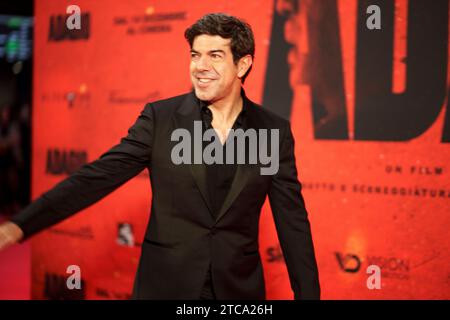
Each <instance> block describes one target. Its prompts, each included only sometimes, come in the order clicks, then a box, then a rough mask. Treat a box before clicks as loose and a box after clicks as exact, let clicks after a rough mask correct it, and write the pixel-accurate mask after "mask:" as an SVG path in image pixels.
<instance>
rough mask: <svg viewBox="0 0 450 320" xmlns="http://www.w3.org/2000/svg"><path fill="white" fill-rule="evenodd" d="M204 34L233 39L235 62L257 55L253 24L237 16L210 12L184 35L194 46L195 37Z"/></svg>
mask: <svg viewBox="0 0 450 320" xmlns="http://www.w3.org/2000/svg"><path fill="white" fill-rule="evenodd" d="M202 34H207V35H210V36H221V37H222V38H224V39H231V42H230V45H231V53H232V54H233V61H234V63H235V64H237V62H238V61H239V59H241V58H242V57H244V56H246V55H248V54H249V55H251V57H252V59H253V58H254V55H255V39H254V37H253V31H252V28H251V26H250V25H249V24H248V23H246V22H245V21H242V20H241V19H238V18H236V17H233V16H230V15H227V14H224V13H210V14H207V15H205V16H203V17H201V18H200V19H199V20H197V22H195V23H194V24H193V25H192V26H190V27H189V28H187V29H186V31H185V32H184V37H185V38H186V40H187V41H188V42H189V45H190V46H191V48H192V44H193V43H194V39H195V37H197V36H200V35H202ZM251 69H252V66H250V68H249V69H248V70H247V72H246V73H245V75H244V76H243V77H242V83H244V81H245V78H247V76H248V74H249V73H250V71H251Z"/></svg>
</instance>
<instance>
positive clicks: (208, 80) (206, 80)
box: [198, 79, 211, 83]
mask: <svg viewBox="0 0 450 320" xmlns="http://www.w3.org/2000/svg"><path fill="white" fill-rule="evenodd" d="M198 81H199V82H201V83H208V82H211V79H198Z"/></svg>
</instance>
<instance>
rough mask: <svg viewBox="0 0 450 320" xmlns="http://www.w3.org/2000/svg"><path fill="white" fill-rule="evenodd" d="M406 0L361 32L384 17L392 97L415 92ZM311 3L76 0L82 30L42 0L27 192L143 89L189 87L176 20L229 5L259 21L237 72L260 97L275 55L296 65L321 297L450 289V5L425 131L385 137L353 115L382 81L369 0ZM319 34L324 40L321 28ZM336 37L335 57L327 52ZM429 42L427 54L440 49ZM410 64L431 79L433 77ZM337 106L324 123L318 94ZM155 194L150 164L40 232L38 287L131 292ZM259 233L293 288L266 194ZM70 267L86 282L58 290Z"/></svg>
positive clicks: (104, 130)
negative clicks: (370, 54) (376, 280)
mask: <svg viewBox="0 0 450 320" xmlns="http://www.w3.org/2000/svg"><path fill="white" fill-rule="evenodd" d="M413 1H414V0H410V1H409V2H408V1H406V0H403V1H378V3H380V6H381V9H382V11H381V15H382V23H383V24H384V23H385V22H386V21H387V22H386V24H384V25H383V24H382V30H378V31H370V32H379V34H383V33H382V32H389V30H383V27H384V26H386V25H387V26H389V25H392V26H393V29H392V31H393V32H392V34H393V38H392V50H391V51H389V53H390V57H391V59H390V60H389V61H390V62H391V63H392V72H391V73H390V76H391V79H392V83H387V85H388V86H389V90H391V93H393V94H396V95H398V96H401V95H405V96H407V95H408V94H411V93H416V94H417V90H413V88H412V85H410V82H408V80H407V79H409V78H408V76H410V75H411V74H413V71H412V69H413V68H412V67H411V68H410V65H408V63H411V65H412V63H413V62H414V61H413V60H414V57H413V56H412V54H411V56H408V53H411V52H412V50H413V49H412V48H411V47H410V46H409V42H408V40H409V39H410V37H412V36H411V34H410V33H411V32H412V31H408V30H410V29H408V25H409V24H408V21H409V20H410V19H413V16H412V15H411V14H409V15H408V10H409V12H410V13H412V12H413V9H414V7H413V6H411V2H413ZM319 2H322V4H321V5H318V6H316V5H315V4H314V2H312V1H302V2H300V1H299V2H298V6H299V7H298V8H292V7H289V6H292V2H291V4H289V2H286V3H284V1H278V2H277V3H274V2H273V1H256V0H248V1H245V2H244V1H195V5H194V2H193V1H192V2H188V1H181V0H173V1H162V0H155V1H150V2H149V1H144V0H130V1H126V2H125V1H119V0H114V1H112V0H108V1H106V0H98V1H87V0H79V1H77V5H79V6H80V8H81V14H82V19H81V23H82V30H81V31H79V32H78V33H74V32H69V31H68V30H67V29H66V27H65V18H66V16H65V15H66V13H65V11H66V7H67V6H68V5H70V4H72V2H71V1H62V0H53V1H36V3H35V17H36V22H35V34H34V41H35V47H34V49H35V50H34V52H35V60H34V66H35V69H34V93H33V95H34V96H33V123H32V125H33V170H32V194H33V198H36V197H37V196H38V195H40V194H41V193H42V192H44V191H46V190H48V189H49V188H51V187H52V186H53V185H55V184H56V183H57V182H58V181H60V180H61V179H64V177H65V176H66V175H67V174H70V172H72V171H73V170H75V169H76V168H77V167H78V166H79V165H81V164H82V163H84V162H86V161H88V162H89V161H93V160H95V159H96V158H97V157H98V156H100V155H101V154H102V153H103V152H104V151H106V150H107V149H109V148H110V147H111V146H113V145H114V144H116V143H118V142H119V140H120V138H121V137H122V136H124V135H126V133H127V129H128V128H129V127H130V126H131V125H132V124H133V122H134V120H135V119H136V118H137V116H138V114H139V112H140V111H141V110H142V108H143V106H144V104H145V103H146V102H148V101H154V100H158V99H162V98H166V97H170V96H173V95H178V94H181V93H185V92H188V91H189V90H190V88H191V85H190V80H189V76H188V63H189V48H188V44H187V43H186V41H185V40H184V38H183V33H184V30H185V28H186V27H187V26H189V25H190V24H191V23H193V22H194V21H195V20H196V19H198V18H199V17H200V16H202V15H203V14H206V13H209V12H227V13H230V14H233V15H236V16H239V17H242V18H244V19H245V20H247V21H248V22H249V23H250V24H251V25H252V27H253V30H254V33H255V37H256V58H255V61H254V68H253V70H252V73H251V75H250V76H249V78H248V80H247V81H246V84H245V88H246V92H247V95H248V96H249V97H250V98H251V99H253V100H254V101H256V102H259V103H262V102H263V100H266V97H267V96H265V95H264V90H265V88H268V87H270V86H272V84H273V86H276V82H277V78H276V77H275V76H274V77H272V75H271V73H270V72H271V71H270V70H271V69H269V67H268V65H269V66H270V63H272V64H273V65H278V64H277V63H278V62H277V61H280V62H279V63H280V64H284V65H285V66H288V68H289V69H288V70H290V73H289V74H288V85H287V86H288V87H289V90H290V92H291V93H292V97H291V98H290V99H288V101H287V104H288V107H289V108H290V119H291V123H292V127H293V131H294V135H295V139H296V157H297V165H298V169H299V178H300V180H301V181H302V182H303V185H304V189H303V194H304V197H305V200H306V203H307V208H308V211H309V213H310V221H311V225H312V232H313V238H314V243H315V247H316V253H317V259H318V264H319V272H320V280H321V286H322V292H323V298H325V299H350V298H351V299H354V298H355V299H391V298H397V299H419V298H446V299H448V298H450V270H449V265H450V257H449V255H448V253H449V252H450V250H449V249H450V248H449V240H448V234H447V232H448V229H449V227H450V216H449V212H450V210H449V209H450V206H449V203H450V202H449V200H448V198H449V197H450V184H449V178H448V169H449V167H448V160H449V155H450V153H449V151H450V148H449V144H448V141H445V139H444V138H443V136H444V130H445V129H444V121H445V117H446V112H448V107H446V103H447V98H446V97H447V88H448V85H447V84H448V79H449V77H448V76H447V74H448V72H447V63H448V60H449V59H448V25H449V24H448V3H447V6H446V7H445V6H444V8H446V11H445V10H444V14H443V15H442V19H443V20H442V21H444V22H445V23H446V24H445V26H446V33H445V32H444V33H445V34H444V36H445V37H444V38H445V46H444V47H445V49H444V50H443V52H441V51H442V50H439V52H437V53H435V54H436V57H437V58H436V62H435V63H436V64H437V63H438V58H439V57H442V55H443V56H444V58H445V64H444V65H443V67H442V68H440V69H442V70H444V71H443V72H445V74H444V75H445V77H444V83H443V86H444V91H445V92H444V95H443V96H442V97H440V96H439V95H437V98H436V99H435V100H433V99H431V98H430V99H427V100H426V103H425V104H423V103H422V105H421V106H420V108H421V110H425V111H423V114H426V113H427V111H426V110H428V109H430V108H432V107H434V109H436V110H439V112H438V114H436V116H435V117H434V118H433V119H432V121H429V125H427V126H426V127H424V128H422V129H421V132H420V134H419V135H417V134H416V135H415V136H414V137H407V138H403V139H395V138H392V139H389V137H391V136H395V132H394V134H392V135H390V136H389V135H388V130H387V129H386V130H384V131H383V130H382V132H381V134H379V135H378V136H377V137H367V135H366V136H364V134H363V132H364V130H365V128H367V127H366V126H365V127H364V128H362V129H361V128H359V127H358V126H360V123H364V121H367V119H366V118H364V115H365V114H367V112H366V113H365V111H364V110H366V109H364V108H361V105H363V104H364V97H367V96H369V95H375V96H374V97H375V98H377V96H376V95H377V91H376V90H375V91H374V90H372V91H371V88H373V87H374V86H371V84H372V83H371V81H372V75H373V79H374V80H373V81H378V80H379V78H378V75H377V72H378V71H377V70H383V68H382V67H379V68H378V67H377V63H382V61H381V62H380V60H377V59H376V58H377V56H376V55H375V59H374V60H373V61H372V62H371V63H370V64H367V60H364V57H366V56H367V55H365V54H364V48H362V49H361V48H360V47H359V46H358V44H361V43H364V40H363V39H366V41H367V38H364V37H365V34H364V32H369V31H367V30H364V28H365V21H366V19H367V17H368V15H366V13H365V10H364V11H363V9H365V7H364V6H365V5H366V2H364V1H357V0H342V1H325V0H324V1H322V0H321V1H319ZM316 3H317V2H316ZM442 3H443V2H442V1H441V4H442ZM390 4H391V5H392V6H394V5H395V7H394V11H393V12H394V15H393V20H392V21H394V22H393V23H389V15H387V17H386V15H384V12H383V10H385V9H384V8H385V7H384V6H387V7H388V8H389V5H390ZM444 4H445V2H444ZM322 5H323V7H322ZM430 5H431V4H430ZM284 10H287V11H289V10H290V11H291V13H290V15H289V19H287V20H283V23H282V24H281V26H282V29H281V31H282V33H281V34H282V37H281V38H280V39H278V40H275V36H276V28H275V27H276V26H277V24H276V23H275V20H276V18H277V17H278V18H280V17H281V18H282V17H284V16H283V12H284ZM333 10H334V11H333ZM386 10H387V9H386ZM388 11H389V10H388ZM440 11H442V10H440ZM414 12H415V11H414ZM445 18H446V19H447V20H445ZM384 19H386V20H384ZM333 21H334V22H335V25H334V27H333ZM424 21H425V22H424V23H426V20H424ZM330 26H331V27H330ZM387 28H389V27H387ZM436 28H438V27H436ZM327 30H330V32H331V31H333V32H336V34H337V36H335V37H334V38H333V33H332V32H331V33H329V34H328V35H327V36H324V34H325V33H326V32H327ZM436 32H437V33H439V32H440V34H441V35H442V33H443V31H442V30H441V29H439V30H436ZM330 34H331V36H330ZM371 36H374V37H377V35H376V34H373V33H372V34H369V35H368V37H371ZM327 37H331V39H332V41H331V42H330V41H327V42H325V43H323V42H321V41H320V40H321V39H327ZM429 37H433V35H429ZM420 39H421V38H420V37H419V40H420ZM375 40H376V39H375ZM276 41H281V42H282V43H288V44H289V45H288V48H289V51H287V54H286V56H283V55H280V54H278V55H277V54H276V52H275V53H273V50H274V49H276V48H275V47H276ZM410 42H411V43H412V41H410ZM328 45H329V46H330V48H331V49H329V48H328V47H327V46H328ZM271 46H272V47H271ZM336 48H338V49H339V50H337V52H338V53H339V54H338V55H335V54H333V52H334V51H333V50H334V49H336ZM389 48H390V43H389V42H387V49H386V50H388V49H389ZM327 50H330V51H329V52H328V54H329V55H327ZM358 50H359V51H358ZM433 54H434V53H433ZM433 54H431V56H427V57H428V58H429V59H433V57H434V56H433ZM320 55H321V56H320ZM316 57H317V59H318V60H317V59H316ZM319 57H320V58H319ZM277 59H278V60H277ZM315 61H316V62H315ZM317 61H318V62H317ZM411 61H412V62H411ZM432 61H433V60H432ZM269 62H270V63H269ZM328 65H331V67H327V66H328ZM360 66H361V67H360ZM370 66H372V68H373V67H374V66H375V68H373V69H371V70H372V72H373V73H370V75H371V76H370V77H367V76H366V73H364V71H365V70H366V69H367V68H369V69H370ZM380 72H381V71H380ZM408 72H409V73H408ZM336 75H337V77H338V78H339V79H340V80H339V79H338V78H336V79H335V78H334V77H335V76H336ZM416 78H419V79H420V81H423V85H424V86H425V85H426V84H427V82H429V81H432V80H433V79H434V78H436V77H434V78H433V79H428V78H426V77H417V76H416ZM316 79H317V81H316ZM420 81H419V82H420ZM330 83H331V85H330ZM375 83H376V84H379V81H378V82H375ZM339 84H340V86H341V87H339ZM358 88H363V89H361V90H360V89H358ZM364 88H368V89H367V90H364ZM419 94H422V95H421V96H426V95H427V94H428V93H427V90H424V92H419ZM270 98H272V99H278V98H279V99H280V101H284V102H286V101H285V100H286V99H285V98H286V96H285V95H283V96H280V97H277V96H276V95H275V94H273V93H272V94H271V96H270ZM375 100H376V99H375ZM415 100H417V99H415ZM336 101H338V102H336ZM361 101H362V102H361ZM380 101H383V100H382V99H381V100H380ZM427 101H430V102H429V103H430V105H428V104H427V103H428V102H427ZM316 102H317V103H316ZM358 102H361V103H359V104H358ZM335 104H337V105H338V106H339V108H338V109H339V110H345V113H344V118H343V119H344V120H345V121H341V122H340V123H341V127H342V123H344V126H343V127H344V129H345V130H344V131H342V132H344V133H342V132H341V131H339V130H338V129H335V128H334V129H330V130H329V131H326V130H325V131H320V130H321V129H320V128H321V127H320V124H321V121H322V122H326V121H327V117H326V116H325V117H322V118H320V117H319V116H317V112H319V111H318V110H319V109H320V108H319V107H320V105H323V108H324V110H325V111H324V112H325V114H328V115H331V116H330V117H332V116H333V110H334V109H333V108H334V105H335ZM431 104H433V106H431ZM318 105H319V107H318ZM380 106H381V105H380ZM383 106H385V105H384V104H383ZM402 106H403V107H405V106H407V103H406V102H402V101H399V102H398V108H399V109H401V107H402ZM272 107H273V108H276V106H272ZM318 108H319V109H318ZM336 108H337V107H336ZM393 108H396V105H394V106H393ZM384 109H386V108H384ZM361 110H362V111H361ZM412 111H414V110H412ZM412 111H411V112H412ZM361 112H362V113H361ZM336 114H338V118H339V116H342V112H341V113H340V114H339V112H337V113H336ZM361 114H362V116H361ZM374 114H375V115H376V114H377V113H376V112H375V113H374ZM393 114H395V112H394V113H393ZM417 114H418V113H413V112H412V113H411V114H410V115H409V114H404V117H403V119H404V123H403V122H402V123H399V124H398V128H399V129H398V130H404V131H405V130H406V129H404V128H405V126H406V124H408V123H410V122H414V121H412V120H411V119H410V118H409V117H412V118H414V119H415V118H418V117H419V118H420V117H421V116H418V115H417ZM373 117H374V119H375V118H376V116H373ZM447 118H449V116H448V115H447ZM321 119H325V120H321ZM369 120H370V117H369ZM386 122H389V119H387V120H386ZM447 123H449V121H447ZM447 130H449V129H448V128H447ZM375 131H376V130H375ZM406 131H407V130H406ZM324 132H325V133H324ZM383 134H385V136H383ZM380 137H381V138H380ZM386 137H387V138H386ZM382 140H384V141H382ZM399 140H400V141H399ZM424 190H425V191H424ZM434 192H436V194H435V193H434ZM150 197H151V190H150V185H149V181H148V172H142V173H141V174H140V175H139V176H137V177H135V178H134V179H132V180H131V181H129V182H128V183H127V184H125V185H124V186H122V187H121V188H119V189H118V190H116V191H115V192H113V193H112V194H111V195H109V196H107V197H106V198H104V199H103V200H101V201H100V202H98V203H96V204H95V205H93V206H91V207H89V208H88V209H86V210H84V211H83V212H80V213H79V214H77V215H75V216H73V217H72V218H70V219H68V220H67V221H65V222H63V223H61V224H58V225H56V226H54V227H52V228H51V229H49V230H47V231H44V232H42V233H40V234H39V235H37V236H36V237H34V238H33V240H32V248H33V249H32V281H33V283H32V296H33V298H70V297H79V298H87V299H111V298H113V299H125V298H128V297H129V296H130V294H131V289H132V283H133V279H134V274H135V271H136V268H137V263H138V258H139V254H140V242H141V241H142V239H143V236H144V231H145V228H146V225H147V221H148V218H149V210H150V206H149V203H150V202H149V199H150ZM124 223H128V224H129V225H130V226H131V229H132V233H133V235H134V240H135V241H134V243H132V245H130V246H127V245H122V244H120V243H118V241H117V239H118V237H119V230H121V229H120V228H121V227H122V226H123V224H124ZM122 231H123V229H122ZM260 246H261V255H262V258H263V263H264V267H265V277H266V287H267V297H268V298H270V299H290V298H292V293H291V292H290V285H289V280H288V277H287V272H286V268H285V265H284V262H283V259H282V255H281V251H280V248H279V245H278V240H277V236H276V232H275V228H274V225H273V220H272V217H271V212H270V207H269V205H268V203H266V205H265V206H264V209H263V213H262V219H261V236H260ZM371 264H375V265H378V266H380V267H381V271H382V273H381V279H382V280H381V283H382V287H381V289H379V290H369V289H368V288H367V286H366V280H367V277H368V274H367V273H366V268H367V266H369V265H371ZM69 265H78V266H80V268H81V275H82V279H83V287H82V290H79V291H77V292H69V291H67V289H66V288H65V279H66V278H67V276H68V274H66V268H67V266H69ZM180 272H182V270H180ZM186 276H189V275H186Z"/></svg>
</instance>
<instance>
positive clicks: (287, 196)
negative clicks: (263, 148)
mask: <svg viewBox="0 0 450 320" xmlns="http://www.w3.org/2000/svg"><path fill="white" fill-rule="evenodd" d="M284 131H285V132H284V138H283V139H282V141H281V143H280V158H279V160H280V166H279V170H278V172H277V173H276V174H275V175H274V176H273V178H272V183H271V187H270V190H269V201H270V206H271V208H272V214H273V217H274V221H275V226H276V230H277V234H278V239H279V241H280V245H281V249H282V252H283V256H284V259H285V262H286V267H287V270H288V274H289V279H290V282H291V287H292V290H293V291H294V299H320V285H319V275H318V270H317V263H316V258H315V253H314V245H313V241H312V236H311V228H310V224H309V220H308V213H307V211H306V208H305V202H304V199H303V196H302V194H301V184H300V182H299V180H298V178H297V168H296V162H295V154H294V138H293V135H292V132H291V128H290V124H289V123H287V125H286V129H285V130H284Z"/></svg>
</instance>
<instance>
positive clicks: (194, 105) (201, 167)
mask: <svg viewBox="0 0 450 320" xmlns="http://www.w3.org/2000/svg"><path fill="white" fill-rule="evenodd" d="M201 120H202V119H201V115H200V109H199V106H198V100H197V98H196V97H195V94H194V93H193V92H191V93H190V94H188V95H187V96H186V98H185V99H184V100H183V102H182V104H181V106H180V108H178V110H177V112H176V114H175V121H176V128H184V129H187V130H188V131H189V133H190V135H191V139H194V121H201ZM191 142H192V143H193V142H194V141H193V140H192V141H191ZM192 145H193V144H192ZM192 157H193V155H192ZM192 160H193V159H192ZM205 166H206V165H205V164H204V163H203V161H202V163H201V164H190V165H189V169H190V171H191V174H192V176H193V178H194V180H195V183H196V185H197V187H198V189H199V191H200V193H201V195H202V197H203V200H204V201H205V203H206V206H207V207H208V209H209V211H210V213H211V215H212V214H213V212H212V206H211V200H210V198H209V192H208V186H207V184H206V181H207V180H206V167H205Z"/></svg>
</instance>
